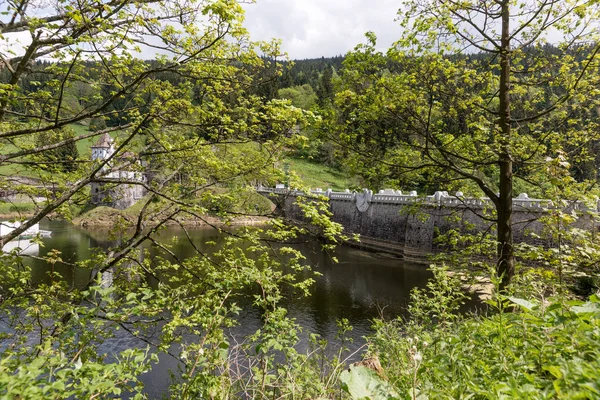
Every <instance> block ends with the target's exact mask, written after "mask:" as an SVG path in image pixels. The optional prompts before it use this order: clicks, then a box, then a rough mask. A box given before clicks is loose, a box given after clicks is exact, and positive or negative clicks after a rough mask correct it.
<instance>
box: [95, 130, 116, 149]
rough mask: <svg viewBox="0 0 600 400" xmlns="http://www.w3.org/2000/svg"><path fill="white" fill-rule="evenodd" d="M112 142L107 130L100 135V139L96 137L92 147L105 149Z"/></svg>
mask: <svg viewBox="0 0 600 400" xmlns="http://www.w3.org/2000/svg"><path fill="white" fill-rule="evenodd" d="M112 142H113V140H112V138H111V137H110V135H109V134H108V132H105V133H104V135H102V136H100V139H98V141H97V142H96V144H94V145H93V146H92V147H101V148H105V149H106V148H109V147H110V146H111V145H112Z"/></svg>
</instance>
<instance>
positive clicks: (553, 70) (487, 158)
mask: <svg viewBox="0 0 600 400" xmlns="http://www.w3.org/2000/svg"><path fill="white" fill-rule="evenodd" d="M597 12H598V5H597V4H593V3H589V2H585V1H566V2H564V1H554V0H541V1H518V2H514V1H508V0H500V1H461V2H456V1H446V0H430V1H425V2H423V1H406V2H404V4H403V6H402V8H401V9H400V11H399V15H400V20H401V26H402V27H403V29H404V34H403V36H402V38H401V39H400V40H399V41H398V42H397V43H396V44H395V45H394V47H392V48H391V49H389V50H388V52H387V54H385V55H384V54H382V53H381V52H379V51H377V50H376V38H375V36H374V35H373V34H368V35H367V37H368V39H369V42H368V44H366V45H360V46H358V47H357V48H356V50H355V51H354V52H353V53H351V54H349V55H348V57H347V61H346V63H345V70H344V73H343V76H342V81H343V82H344V85H345V88H344V89H345V90H342V91H341V92H340V93H338V95H337V106H338V108H339V111H340V112H339V114H338V115H339V117H338V118H339V119H340V121H341V123H342V128H341V133H340V134H338V135H337V141H338V142H339V143H340V144H342V145H343V146H344V147H345V148H346V149H347V150H349V151H351V152H353V153H354V154H356V155H357V157H355V160H356V159H363V160H374V161H376V163H377V164H378V165H379V167H380V168H381V171H379V173H380V175H379V176H381V174H383V176H384V178H387V179H388V180H389V177H390V176H391V177H393V179H396V180H398V179H399V180H400V181H401V180H402V176H403V175H407V176H408V179H411V177H412V178H414V177H415V176H417V179H428V178H427V176H429V177H433V182H429V185H430V187H431V186H437V187H441V185H445V186H446V188H449V186H450V187H452V186H454V187H460V188H461V189H466V190H467V191H473V189H477V190H478V191H479V193H483V194H484V195H485V196H487V197H488V198H489V199H490V200H491V202H492V203H493V208H494V210H495V213H494V215H493V216H484V217H486V218H490V219H493V221H495V225H496V234H497V236H496V241H497V259H496V269H497V273H498V275H499V276H502V287H505V286H506V285H508V283H509V282H510V281H511V278H512V277H513V275H514V267H515V250H514V244H513V231H512V220H511V218H512V198H513V196H514V193H513V189H514V187H515V181H514V179H515V178H517V179H521V180H522V183H520V185H521V186H523V185H525V186H528V187H529V188H534V189H535V190H537V191H538V193H540V192H543V190H544V189H547V188H548V183H549V182H551V180H552V179H554V178H553V177H551V176H548V174H547V172H548V170H549V161H547V160H552V162H554V161H556V162H557V163H558V164H561V163H562V164H561V166H560V168H563V169H566V168H568V162H567V161H566V160H565V156H566V154H567V150H566V149H567V148H568V146H570V145H569V144H568V143H567V142H569V141H571V142H572V143H582V142H585V141H591V140H597V135H598V131H597V130H594V128H593V127H592V126H585V125H584V123H583V122H584V121H574V120H573V119H571V116H573V115H576V114H577V113H578V112H580V111H578V110H592V109H594V104H597V101H598V86H597V84H598V78H597V72H598V57H597V54H598V51H599V50H600V47H599V46H600V44H599V42H598V40H597V36H596V34H597V32H598V30H597V26H596V23H597V20H598V19H597ZM557 34H558V36H559V37H560V38H561V40H560V42H557V43H556V44H555V45H554V46H547V43H548V41H549V40H550V39H552V38H553V37H555V36H556V35H557ZM567 138H568V139H567ZM570 149H571V150H573V147H571V148H570ZM359 164H360V162H359ZM359 167H360V165H359ZM465 181H466V182H469V183H470V185H466V186H464V184H463V186H460V184H459V183H457V182H465ZM448 182H450V183H448ZM452 182H454V183H452ZM472 185H474V187H473V186H472Z"/></svg>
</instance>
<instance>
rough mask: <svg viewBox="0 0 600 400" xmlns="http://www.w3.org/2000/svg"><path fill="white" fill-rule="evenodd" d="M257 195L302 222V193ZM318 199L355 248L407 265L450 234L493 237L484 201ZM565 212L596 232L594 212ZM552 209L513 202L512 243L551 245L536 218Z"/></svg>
mask: <svg viewBox="0 0 600 400" xmlns="http://www.w3.org/2000/svg"><path fill="white" fill-rule="evenodd" d="M258 192H259V193H261V194H263V195H267V196H269V197H270V198H271V199H272V200H273V201H274V202H275V203H276V205H277V207H278V208H279V212H281V213H282V214H283V215H284V216H285V217H287V218H290V219H293V220H298V221H302V220H304V216H303V215H302V212H301V210H300V208H299V207H298V206H297V205H296V204H295V202H296V198H297V197H299V196H307V195H306V194H305V193H303V192H298V191H293V190H288V189H286V188H275V189H273V188H264V187H259V188H258ZM317 195H321V196H325V197H326V198H327V199H328V202H329V210H330V211H331V213H332V215H333V216H332V219H333V221H335V222H338V223H340V224H341V225H342V226H343V227H344V230H345V232H346V233H347V234H359V235H360V243H359V244H358V245H359V246H360V247H363V248H366V249H369V250H375V251H384V252H388V253H392V254H396V255H399V256H401V257H403V258H404V259H406V260H407V261H413V262H425V261H426V255H427V254H430V253H435V252H439V251H441V250H443V249H444V245H443V244H440V243H438V241H436V238H437V237H439V236H440V235H443V234H445V233H448V232H449V231H451V230H458V231H459V232H463V233H478V232H481V233H489V234H492V235H495V223H494V221H493V215H492V211H493V210H494V205H493V203H492V201H491V200H490V199H488V198H469V197H464V196H463V195H462V193H460V192H457V193H456V194H455V195H449V194H448V193H447V192H436V193H435V194H434V195H433V196H418V195H417V193H416V192H411V193H410V194H402V193H401V192H400V191H395V190H392V189H386V190H382V191H380V192H379V193H377V194H374V193H373V192H372V191H370V190H367V189H364V190H363V191H362V192H360V193H356V192H351V191H349V190H346V191H345V192H334V191H331V190H327V191H323V190H319V189H317V190H313V191H311V193H310V196H317ZM566 208H567V209H566V211H568V212H572V211H575V212H577V213H578V214H580V215H581V217H580V218H579V219H578V220H577V222H576V223H575V226H576V227H578V228H582V229H596V225H597V224H596V225H595V222H594V218H593V217H592V213H595V212H596V210H589V209H588V208H587V207H586V206H585V205H584V204H583V203H580V202H572V203H570V204H569V205H568V206H567V207H566ZM555 209H556V208H555V207H554V205H553V203H552V201H550V200H543V199H530V198H529V197H528V196H527V194H524V193H523V194H520V195H519V197H517V198H515V199H513V217H512V222H513V232H514V241H515V243H521V242H525V243H529V244H534V245H542V246H552V245H553V244H554V243H553V240H552V238H551V235H548V234H546V232H545V231H544V224H543V223H542V222H541V221H540V218H541V217H543V216H549V215H550V214H549V213H550V212H551V211H552V210H555ZM532 234H535V235H532Z"/></svg>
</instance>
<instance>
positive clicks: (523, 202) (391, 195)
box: [257, 185, 600, 211]
mask: <svg viewBox="0 0 600 400" xmlns="http://www.w3.org/2000/svg"><path fill="white" fill-rule="evenodd" d="M257 190H258V192H260V193H275V194H282V195H292V196H302V195H306V193H304V192H301V191H297V190H289V189H287V188H285V187H283V185H278V187H276V188H267V187H263V186H259V187H258V188H257ZM310 193H312V194H314V195H323V196H326V197H328V198H330V199H332V200H338V201H349V202H359V201H362V202H363V203H364V202H365V201H366V202H367V203H385V204H414V203H421V204H429V205H437V206H442V205H443V206H449V207H461V206H462V207H474V208H484V207H489V206H493V202H492V200H490V199H489V198H487V197H481V198H477V197H465V196H463V194H462V192H456V193H455V194H453V195H451V194H448V192H445V191H444V192H442V191H440V192H435V193H434V194H433V195H431V196H419V195H418V194H417V192H415V191H411V192H410V193H408V194H404V193H402V192H401V191H400V190H394V189H385V190H380V191H379V193H377V194H373V192H372V191H370V190H368V189H363V191H362V192H360V193H357V192H354V191H350V190H349V189H346V190H345V191H343V192H334V191H333V190H331V189H328V190H326V191H323V189H320V188H317V189H314V190H311V191H310ZM599 205H600V203H599ZM570 206H571V207H572V208H573V209H575V210H580V211H584V210H587V209H588V207H586V205H585V204H584V203H583V202H571V203H570ZM513 208H514V209H516V210H518V209H519V208H521V209H528V210H539V211H544V210H547V209H551V208H554V203H553V202H552V201H551V200H547V199H530V198H529V196H528V195H527V193H521V194H519V196H518V197H516V198H513ZM599 209H600V207H599Z"/></svg>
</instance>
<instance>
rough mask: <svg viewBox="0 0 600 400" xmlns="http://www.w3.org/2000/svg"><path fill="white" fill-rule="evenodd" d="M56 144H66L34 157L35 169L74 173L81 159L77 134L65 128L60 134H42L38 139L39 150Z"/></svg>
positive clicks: (51, 132)
mask: <svg viewBox="0 0 600 400" xmlns="http://www.w3.org/2000/svg"><path fill="white" fill-rule="evenodd" d="M69 139H70V140H69ZM65 142H66V143H65ZM56 143H64V144H63V145H62V146H60V147H54V148H52V149H50V150H48V151H44V152H40V153H39V154H37V155H34V156H33V160H34V162H35V163H34V166H35V168H34V169H36V168H37V169H39V168H43V169H46V170H49V171H52V172H61V171H62V172H74V171H75V169H77V162H78V159H79V150H77V142H76V141H75V132H73V130H72V129H71V128H63V129H61V131H59V132H54V131H50V132H41V133H39V134H38V135H37V137H36V146H37V147H38V148H40V147H43V146H45V145H48V144H50V145H53V144H56ZM36 156H37V157H36Z"/></svg>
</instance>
